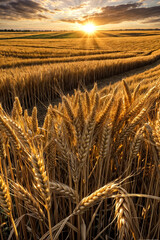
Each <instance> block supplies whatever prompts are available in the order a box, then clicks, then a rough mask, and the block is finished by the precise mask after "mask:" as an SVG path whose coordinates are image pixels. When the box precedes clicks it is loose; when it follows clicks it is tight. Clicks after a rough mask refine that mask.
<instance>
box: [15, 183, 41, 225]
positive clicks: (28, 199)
mask: <svg viewBox="0 0 160 240" xmlns="http://www.w3.org/2000/svg"><path fill="white" fill-rule="evenodd" d="M12 187H13V190H14V195H15V196H16V197H18V198H20V199H21V200H23V201H24V204H25V205H26V207H27V208H28V209H29V210H30V211H31V212H33V213H35V215H36V217H37V218H38V219H39V220H40V221H43V220H44V219H45V215H44V213H43V210H42V209H41V207H40V205H39V203H38V202H37V200H36V199H35V198H34V197H33V196H32V194H31V193H29V192H28V190H27V189H25V188H24V187H23V186H22V185H20V184H19V183H12Z"/></svg>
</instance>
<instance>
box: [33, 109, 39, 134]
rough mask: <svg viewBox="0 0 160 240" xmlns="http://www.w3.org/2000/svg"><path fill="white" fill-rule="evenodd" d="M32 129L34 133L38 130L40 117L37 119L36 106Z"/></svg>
mask: <svg viewBox="0 0 160 240" xmlns="http://www.w3.org/2000/svg"><path fill="white" fill-rule="evenodd" d="M32 131H33V133H34V134H36V133H37V132H38V119H37V108H36V107H34V108H33V110H32Z"/></svg>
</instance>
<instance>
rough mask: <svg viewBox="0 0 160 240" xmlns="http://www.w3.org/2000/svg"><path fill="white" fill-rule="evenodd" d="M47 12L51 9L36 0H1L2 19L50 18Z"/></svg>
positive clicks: (0, 16)
mask: <svg viewBox="0 0 160 240" xmlns="http://www.w3.org/2000/svg"><path fill="white" fill-rule="evenodd" d="M46 12H50V11H49V10H48V9H46V8H44V7H43V6H42V5H41V4H40V3H38V2H36V1H34V0H10V1H8V0H5V1H4V0H3V1H1V0H0V19H7V20H20V19H48V17H47V16H45V15H44V13H46Z"/></svg>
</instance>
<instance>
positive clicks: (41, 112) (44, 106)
mask: <svg viewBox="0 0 160 240" xmlns="http://www.w3.org/2000/svg"><path fill="white" fill-rule="evenodd" d="M159 64H160V60H158V61H156V62H155V63H152V64H149V65H146V66H144V67H140V68H136V69H134V70H130V71H127V72H125V73H122V74H118V75H114V76H112V77H109V78H105V79H102V80H99V81H97V85H98V88H99V89H102V88H103V87H105V86H107V85H109V84H115V83H117V82H119V81H121V80H122V79H124V78H127V77H131V76H133V75H136V74H139V73H143V72H145V71H147V70H150V69H151V68H154V67H156V66H158V65H159ZM93 85H94V84H93V83H92V84H89V85H87V86H86V89H87V90H91V89H92V88H93ZM67 93H69V94H70V95H71V94H73V93H74V91H73V90H72V91H68V92H65V94H67ZM60 101H61V98H60V97H58V98H55V99H54V101H52V102H51V104H52V105H55V104H58V103H59V102H60ZM49 104H50V103H49V102H46V103H39V104H38V105H37V108H38V119H39V124H40V125H41V124H42V123H43V120H44V117H45V115H46V111H47V107H48V105H49ZM28 111H29V114H31V111H32V109H28Z"/></svg>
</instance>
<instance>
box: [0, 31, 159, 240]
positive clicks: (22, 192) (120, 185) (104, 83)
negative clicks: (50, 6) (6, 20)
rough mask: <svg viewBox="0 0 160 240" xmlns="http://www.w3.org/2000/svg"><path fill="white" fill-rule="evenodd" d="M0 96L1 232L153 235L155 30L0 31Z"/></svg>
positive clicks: (15, 235)
mask: <svg viewBox="0 0 160 240" xmlns="http://www.w3.org/2000/svg"><path fill="white" fill-rule="evenodd" d="M121 80H122V81H121ZM0 102H1V105H0V238H1V239H2V240H6V239H17V240H18V239H25V240H28V239H33V240H37V239H40V240H45V239H51V240H52V239H55V240H56V239H73V240H74V239H75V240H76V239H78V240H81V239H82V240H85V239H94V240H96V239H120V240H122V239H137V240H138V239H160V217H159V216H160V187H159V186H160V31H141V32H139V31H137V32H136V31H135V32H131V31H128V32H127V31H123V32H122V31H110V32H109V31H108V32H105V31H100V32H97V34H96V35H92V36H88V35H85V34H82V33H80V32H78V33H76V32H34V33H32V32H26V33H18V32H17V33H0ZM54 103H56V104H54Z"/></svg>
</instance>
